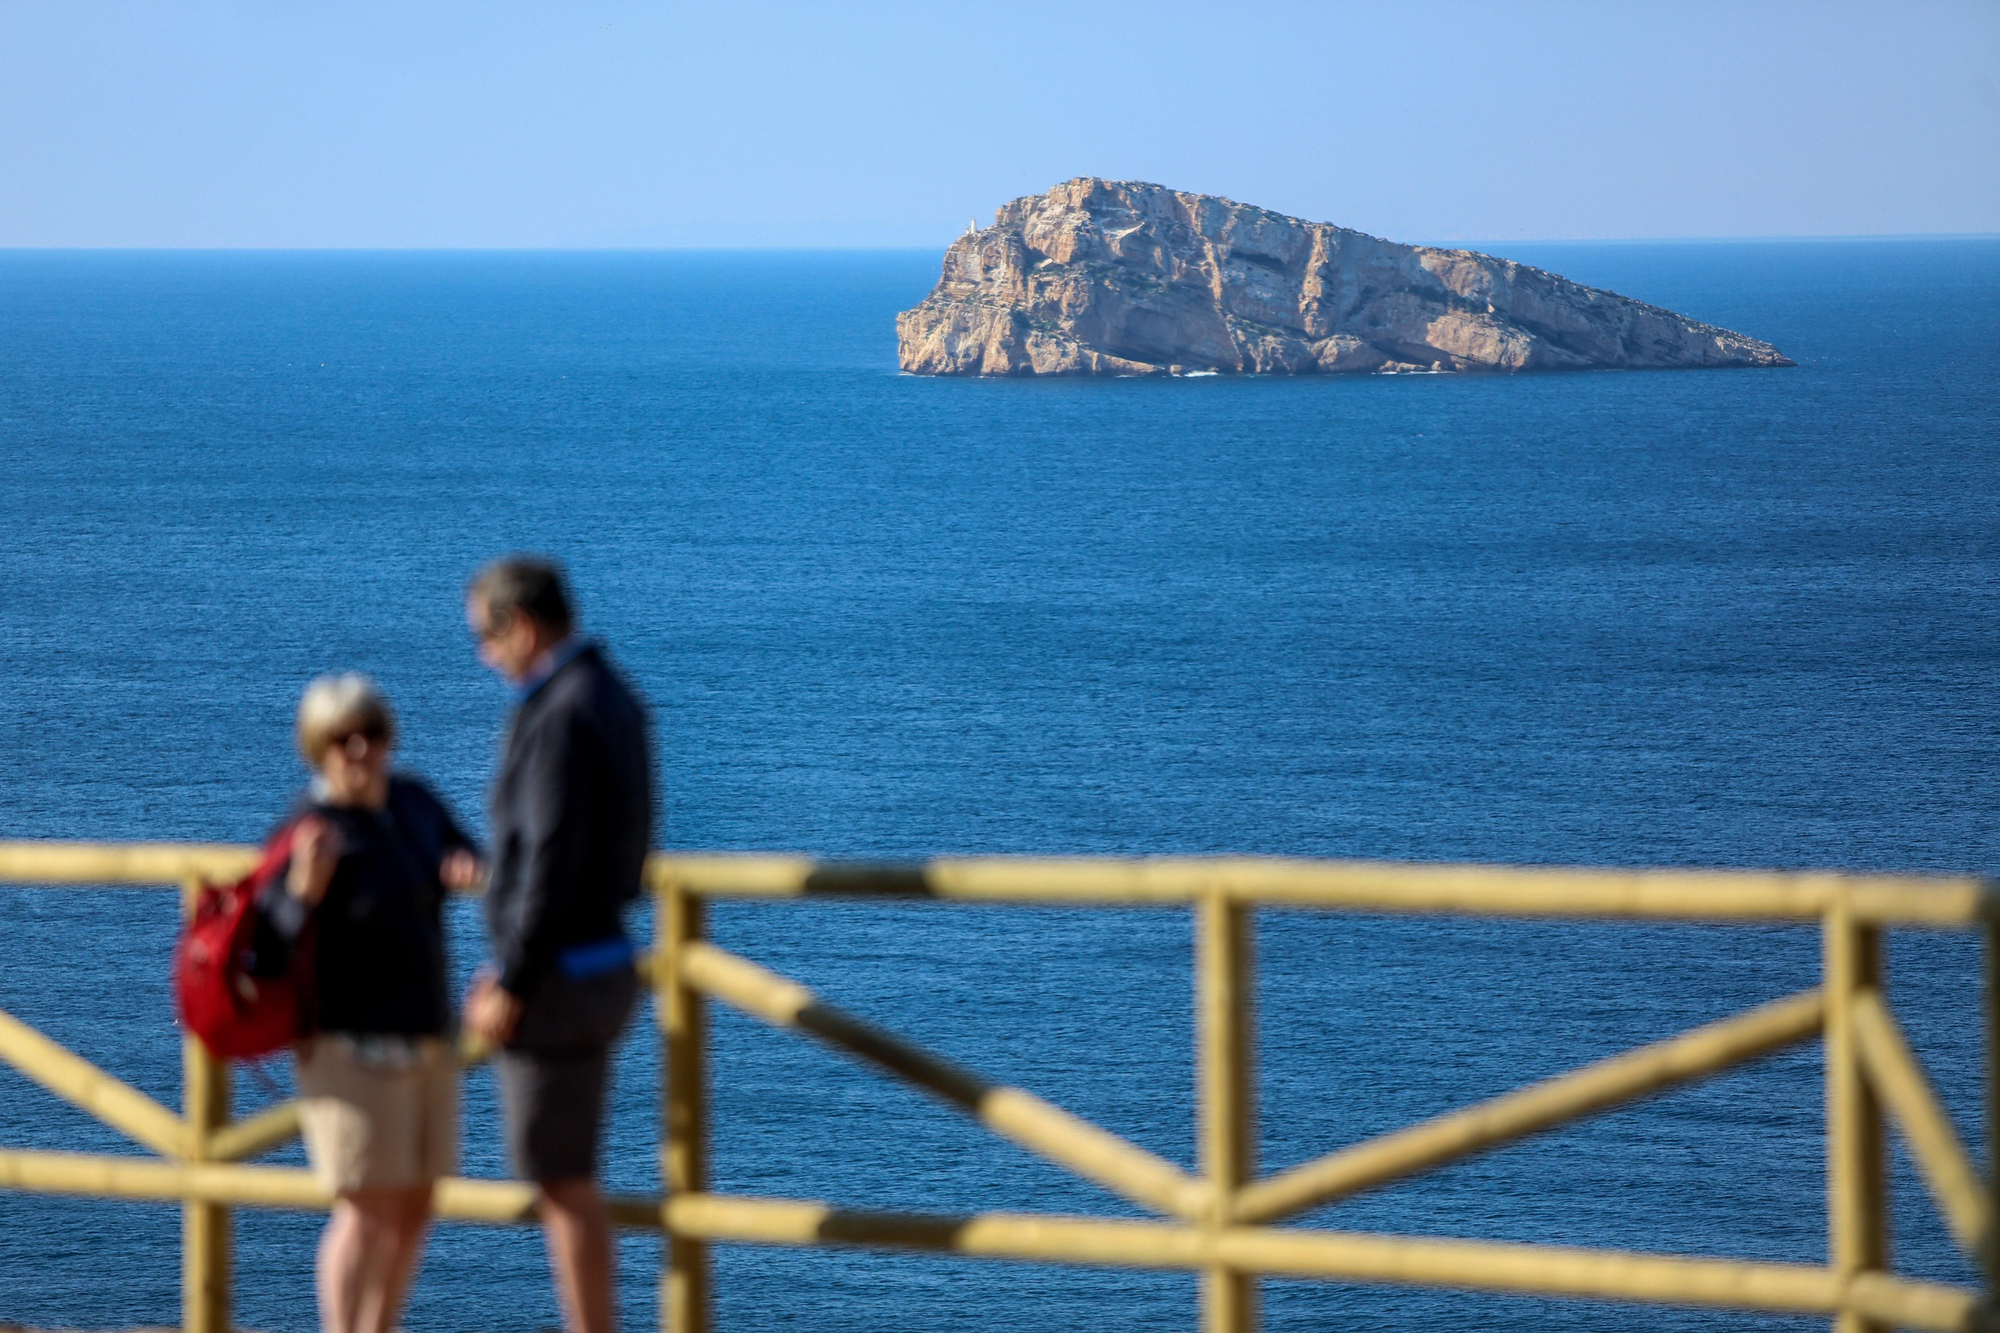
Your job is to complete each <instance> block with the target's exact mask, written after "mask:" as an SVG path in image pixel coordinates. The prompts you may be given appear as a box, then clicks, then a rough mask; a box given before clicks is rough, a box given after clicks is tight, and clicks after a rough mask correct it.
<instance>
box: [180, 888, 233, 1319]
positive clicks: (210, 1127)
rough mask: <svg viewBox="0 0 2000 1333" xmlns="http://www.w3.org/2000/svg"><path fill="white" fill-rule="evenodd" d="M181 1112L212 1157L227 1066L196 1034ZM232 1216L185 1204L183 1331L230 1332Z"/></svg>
mask: <svg viewBox="0 0 2000 1333" xmlns="http://www.w3.org/2000/svg"><path fill="white" fill-rule="evenodd" d="M200 891H201V884H200V882H199V881H195V880H190V881H189V882H188V883H187V884H186V885H184V886H183V887H182V892H181V906H182V910H183V911H187V912H192V911H193V910H194V902H195V896H196V895H197V894H198V893H200ZM181 1102H182V1105H181V1115H182V1117H183V1118H184V1119H185V1120H186V1121H187V1156H188V1160H189V1161H192V1162H200V1161H206V1160H207V1158H208V1140H209V1136H210V1135H211V1134H213V1133H215V1131H216V1130H218V1129H221V1128H222V1127H223V1126H224V1125H227V1124H228V1123H229V1066H228V1065H227V1064H226V1063H225V1062H223V1061H221V1060H218V1059H216V1058H215V1057H214V1056H212V1055H210V1054H209V1053H208V1048H207V1047H206V1046H203V1045H202V1044H201V1041H200V1039H199V1038H197V1037H195V1036H194V1035H193V1034H191V1033H190V1034H187V1035H184V1036H183V1037H182V1038H181ZM229 1278H230V1218H229V1209H228V1208H226V1207H224V1206H223V1205H221V1204H216V1203H191V1202H190V1203H183V1204H182V1205H181V1330H182V1333H229V1326H230V1317H229V1315H230V1311H229Z"/></svg>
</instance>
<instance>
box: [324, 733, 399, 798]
mask: <svg viewBox="0 0 2000 1333" xmlns="http://www.w3.org/2000/svg"><path fill="white" fill-rule="evenodd" d="M390 748H391V747H390V745H389V738H388V737H387V736H385V735H383V734H382V733H381V732H380V731H376V730H367V729H364V730H360V731H350V732H348V733H347V734H346V735H344V736H336V737H334V738H333V741H332V742H331V743H330V744H328V746H327V747H326V751H325V754H324V757H322V758H321V760H320V766H319V774H320V778H321V779H322V781H323V782H324V784H325V787H326V798H327V804H328V805H361V806H370V807H374V808H378V809H379V808H380V807H381V806H383V805H386V804H388V801H389V750H390Z"/></svg>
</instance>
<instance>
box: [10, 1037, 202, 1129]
mask: <svg viewBox="0 0 2000 1333" xmlns="http://www.w3.org/2000/svg"><path fill="white" fill-rule="evenodd" d="M0 1060H4V1061H6V1062H7V1063H8V1064H10V1065H12V1066H14V1068H16V1069H18V1070H20V1071H21V1072H22V1073H23V1074H25V1075H27V1076H28V1077H29V1078H31V1079H33V1080H34V1081H35V1082H37V1083H39V1084H41V1085H42V1086H43V1087H44V1088H47V1089H48V1090H49V1091H50V1092H52V1093H54V1094H55V1095H56V1096H58V1097H60V1098H62V1099H63V1100H64V1101H66V1102H69V1103H70V1104H71V1105H73V1106H75V1107H77V1108H78V1109H80V1110H83V1111H87V1112H89V1113H90V1114H91V1115H93V1116H96V1117H97V1118H98V1119H99V1120H101V1121H103V1122H104V1123H105V1124H107V1125H109V1126H111V1128H113V1129H115V1130H117V1131H118V1132H119V1133H121V1134H123V1135H125V1136H126V1137H127V1138H129V1139H131V1140H132V1141H133V1142H135V1143H138V1144H140V1145H141V1146H143V1147H147V1148H151V1149H152V1150H153V1151H154V1152H156V1153H159V1154H160V1155H161V1156H163V1157H185V1156H187V1155H188V1148H189V1146H190V1144H189V1142H188V1135H189V1132H190V1131H189V1129H188V1124H187V1121H185V1120H183V1119H181V1118H180V1117H179V1116H177V1115H175V1114H174V1113H173V1112H172V1111H169V1110H168V1109H167V1108H166V1107H164V1106H162V1105H160V1104H159V1103H158V1102H156V1101H154V1100H153V1099H152V1098H151V1097H148V1096H147V1095H146V1094H145V1093H143V1092H141V1091H139V1090H138V1089H137V1088H135V1087H133V1086H132V1085H131V1084H130V1083H127V1082H125V1081H124V1080H123V1079H121V1078H118V1077H116V1076H115V1075H112V1074H107V1073H105V1072H104V1071H103V1070H102V1069H99V1068H98V1067H97V1066H96V1065H94V1064H92V1063H90V1061H88V1060H86V1059H84V1058H83V1057H82V1056H80V1055H78V1054H76V1053H75V1052H73V1051H71V1050H69V1049H67V1048H66V1047H64V1046H61V1045H59V1044H58V1043H56V1042H54V1041H52V1040H50V1039H49V1038H48V1037H46V1036H44V1035H43V1034H42V1033H40V1032H37V1031H36V1030H35V1029H34V1028H31V1027H29V1026H28V1025H27V1024H26V1023H23V1022H22V1021H21V1020H20V1019H18V1018H15V1017H14V1016H13V1015H12V1014H9V1013H7V1012H5V1011H4V1010H0Z"/></svg>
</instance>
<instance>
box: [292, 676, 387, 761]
mask: <svg viewBox="0 0 2000 1333" xmlns="http://www.w3.org/2000/svg"><path fill="white" fill-rule="evenodd" d="M355 732H370V733H373V734H376V735H379V736H380V737H381V738H382V740H383V742H384V743H385V744H394V742H395V740H396V713H395V710H393V709H392V708H390V707H389V701H388V700H387V699H385V698H383V697H382V692H381V691H380V690H378V689H376V688H375V682H374V681H372V680H370V679H368V677H366V676H364V675H361V674H360V673H359V672H355V671H348V672H343V673H341V674H339V675H329V676H317V677H315V678H314V679H313V682H312V684H310V685H308V686H306V692H305V694H304V695H303V696H302V697H301V698H300V699H299V721H298V728H297V731H296V732H295V733H294V734H295V735H296V737H297V739H298V743H299V753H300V754H302V755H304V756H305V761H306V762H307V763H308V764H311V765H312V766H313V767H314V768H318V767H319V766H320V762H321V761H322V760H324V759H325V758H326V748H327V746H329V745H331V744H333V743H334V741H335V740H337V739H339V738H340V737H342V736H347V735H352V734H353V733H355Z"/></svg>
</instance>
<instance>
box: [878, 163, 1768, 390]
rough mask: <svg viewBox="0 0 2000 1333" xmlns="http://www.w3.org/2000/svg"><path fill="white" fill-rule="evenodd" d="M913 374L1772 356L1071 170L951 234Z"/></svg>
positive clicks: (1678, 324)
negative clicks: (986, 223)
mask: <svg viewBox="0 0 2000 1333" xmlns="http://www.w3.org/2000/svg"><path fill="white" fill-rule="evenodd" d="M896 341H897V356H898V359H899V360H900V362H901V364H902V367H903V369H904V370H906V371H909V372H911V373H913V374H918V375H1186V374H1207V373H1220V374H1262V375H1274V374H1275V375H1312V374H1366V373H1384V372H1389V373H1395V372H1411V371H1500V372H1508V371H1530V370H1598V369H1642V368H1643V369H1670V368H1695V367H1714V366H1789V365H1792V364H1793V363H1792V362H1791V361H1790V360H1788V359H1787V358H1786V357H1785V356H1783V355H1782V354H1781V353H1780V352H1779V351H1778V349H1777V348H1775V347H1773V346H1771V344H1769V343H1767V342H1759V341H1758V340H1757V339H1755V338H1749V337H1745V336H1744V335H1743V334H1740V333H1732V332H1730V331H1729V330H1728V329H1719V328H1716V327H1715V326H1714V325H1712V324H1702V323H1699V322H1697V321H1695V320H1692V319H1686V318H1683V317H1682V316H1680V315H1676V314H1675V313H1673V312H1672V311H1671V310H1662V309H1661V308H1660V307H1658V306H1653V305H1647V304H1646V303H1644V302H1643V301H1634V300H1631V299H1630V298H1628V297H1623V296H1619V295H1616V294H1615V293H1612V292H1607V291H1600V290H1598V289H1597V288H1595V287H1585V286H1583V285H1582V284H1581V283H1575V282H1571V281H1570V280H1569V279H1567V278H1563V277H1558V276H1557V275H1556V274H1553V273H1549V272H1546V271H1544V270H1542V269H1538V268H1531V267H1529V266H1528V265H1526V264H1517V263H1514V262H1513V261H1512V260H1507V259H1495V258H1494V257H1492V256H1491V255H1482V254H1478V253H1475V252H1474V251H1471V250H1440V249H1436V248H1434V247H1431V246H1426V245H1399V244H1397V243H1395V242H1394V241H1385V240H1382V239H1380V238H1378V237H1374V236H1369V235H1366V234H1364V233H1362V232H1358V231H1351V230H1349V229H1348V228H1346V227H1336V226H1333V225H1332V224H1331V223H1325V222H1305V221H1302V220H1300V219H1298V218H1293V217H1286V216H1284V215H1283V214H1281V213H1273V212H1270V211H1269V210H1267V209H1262V208H1252V207H1250V206H1249V205H1246V204H1239V203H1236V202H1234V201H1233V200H1229V199H1222V198H1218V197H1216V196H1214V195H1206V194H1187V193H1183V192H1181V191H1177V190H1169V189H1167V188H1165V187H1164V186H1159V185H1148V184H1144V183H1141V182H1137V181H1108V180H1099V179H1097V178H1095V177H1090V176H1083V177H1079V178H1077V179H1076V180H1072V181H1065V182H1064V183H1063V184H1061V185H1058V186H1056V187H1055V188H1054V189H1053V190H1050V191H1049V192H1048V193H1047V194H1043V195H1032V196H1029V197H1027V198H1023V199H1016V200H1014V201H1013V202H1012V203H1010V204H1007V205H1005V206H1003V207H1002V208H1001V209H1000V210H999V211H998V212H997V213H996V214H995V215H994V219H993V225H992V226H991V227H987V228H984V229H973V230H968V231H967V232H966V234H965V235H963V236H961V237H959V238H958V240H956V241H954V242H953V243H952V246H951V248H950V249H949V250H947V251H946V252H945V257H944V276H943V277H942V278H941V279H939V281H938V285H937V288H936V289H935V290H934V291H932V292H931V294H930V295H929V296H927V297H925V298H924V301H923V304H921V305H919V306H918V307H917V308H916V309H914V310H905V311H904V312H903V313H902V314H900V315H898V316H896Z"/></svg>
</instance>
